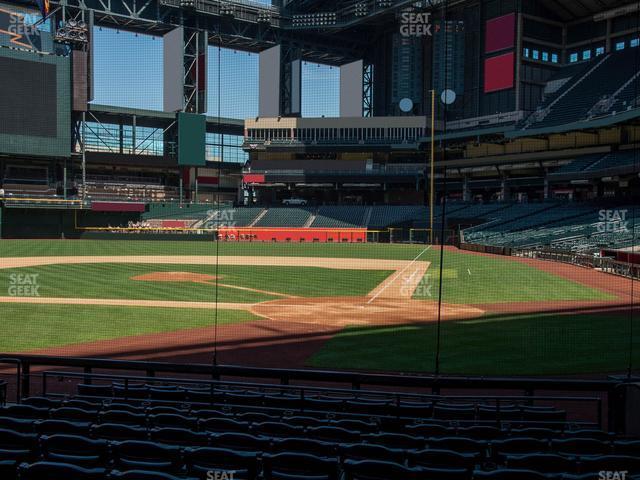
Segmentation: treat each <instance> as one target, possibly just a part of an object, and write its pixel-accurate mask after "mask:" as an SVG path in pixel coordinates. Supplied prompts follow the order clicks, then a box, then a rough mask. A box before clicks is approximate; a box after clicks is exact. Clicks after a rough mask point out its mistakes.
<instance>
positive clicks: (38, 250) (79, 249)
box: [0, 240, 425, 260]
mask: <svg viewBox="0 0 640 480" xmlns="http://www.w3.org/2000/svg"><path fill="white" fill-rule="evenodd" d="M424 249H425V246H424V245H400V244H393V245H391V244H378V243H364V244H358V243H340V244H330V243H239V242H238V243H234V242H219V243H218V244H216V242H214V241H202V242H192V241H147V240H2V242H0V257H43V256H47V257H49V256H52V257H56V256H78V255H83V256H86V255H211V256H215V255H216V254H219V255H241V256H256V255H265V256H273V257H330V258H384V259H389V260H413V259H414V258H415V257H416V256H417V255H418V254H419V253H420V252H422V251H424Z"/></svg>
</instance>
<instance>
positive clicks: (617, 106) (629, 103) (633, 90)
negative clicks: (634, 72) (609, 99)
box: [610, 76, 640, 114]
mask: <svg viewBox="0 0 640 480" xmlns="http://www.w3.org/2000/svg"><path fill="white" fill-rule="evenodd" d="M639 88H640V76H638V77H636V78H635V79H633V81H632V82H631V83H629V85H627V86H626V87H625V88H624V90H622V91H621V92H620V93H619V94H618V96H617V97H616V102H615V103H614V104H613V106H612V107H611V109H610V112H611V113H612V114H616V113H623V112H626V111H628V110H633V109H634V108H637V107H638V96H639V95H640V90H638V89H639Z"/></svg>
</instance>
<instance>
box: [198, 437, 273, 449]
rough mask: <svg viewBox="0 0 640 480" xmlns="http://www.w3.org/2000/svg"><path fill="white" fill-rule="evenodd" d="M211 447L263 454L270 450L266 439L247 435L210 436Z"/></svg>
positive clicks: (268, 441)
mask: <svg viewBox="0 0 640 480" xmlns="http://www.w3.org/2000/svg"><path fill="white" fill-rule="evenodd" d="M210 441H211V446H213V447H216V448H223V449H228V450H234V451H240V452H242V451H248V452H265V451H268V450H269V448H270V440H269V439H268V438H266V437H261V436H256V435H250V434H248V433H219V434H214V435H212V436H211V440H210Z"/></svg>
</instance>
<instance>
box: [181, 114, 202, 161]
mask: <svg viewBox="0 0 640 480" xmlns="http://www.w3.org/2000/svg"><path fill="white" fill-rule="evenodd" d="M206 122H207V119H206V117H205V116H204V115H198V114H195V113H184V112H179V113H178V165H180V166H184V167H204V166H205V165H206V152H205V137H206V126H207V125H206Z"/></svg>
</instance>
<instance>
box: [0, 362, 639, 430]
mask: <svg viewBox="0 0 640 480" xmlns="http://www.w3.org/2000/svg"><path fill="white" fill-rule="evenodd" d="M0 363H5V364H10V365H15V367H16V371H15V384H16V401H17V402H20V401H21V399H23V398H26V397H29V396H31V394H32V387H33V386H34V384H33V380H37V381H39V384H40V385H41V389H40V392H39V393H40V394H48V393H50V382H51V381H52V380H55V381H56V382H57V384H58V387H59V386H60V385H62V386H67V387H72V388H74V389H75V388H76V384H77V383H78V382H83V383H85V384H91V383H92V382H93V381H94V380H110V381H116V380H117V381H122V382H123V383H125V384H130V383H132V382H133V383H140V382H145V383H150V384H153V383H178V384H181V385H187V384H193V385H195V384H199V385H203V384H204V385H210V386H211V388H213V386H214V385H217V384H223V383H224V384H233V383H234V382H235V383H244V384H246V383H251V384H252V385H255V386H256V388H261V387H262V388H267V387H268V388H276V387H277V388H279V389H291V390H296V391H298V392H301V394H303V395H304V392H305V391H306V392H336V391H343V392H345V391H347V390H348V391H351V392H353V391H357V392H358V393H361V394H365V393H367V394H369V393H370V394H377V395H386V396H387V397H396V398H400V397H403V396H406V397H414V398H415V397H424V398H456V399H464V398H466V399H471V398H476V399H480V398H485V399H493V400H494V401H495V400H498V401H507V400H508V399H511V400H513V399H520V400H522V401H523V402H525V401H528V402H533V401H534V400H539V401H553V402H592V403H594V404H595V405H596V410H597V411H596V412H595V413H596V416H595V418H596V420H595V422H594V423H597V424H598V425H602V424H603V420H604V418H605V417H604V414H605V413H606V419H607V425H608V426H609V427H610V429H613V428H614V427H615V428H617V429H618V430H619V429H621V428H623V427H622V423H623V417H624V412H625V401H626V399H625V397H624V395H623V394H621V391H620V386H621V385H624V384H625V383H626V382H627V381H629V382H631V381H632V380H633V379H622V380H620V379H608V380H580V379H553V378H551V379H546V378H510V377H475V376H435V375H413V374H403V375H390V374H380V373H365V372H356V371H331V370H311V369H308V370H307V369H278V368H276V369H268V368H258V367H243V366H232V365H207V364H178V363H163V362H144V361H129V360H111V359H95V358H76V357H53V356H39V355H6V356H4V355H3V356H0ZM41 367H62V368H65V369H81V372H73V371H70V370H65V371H58V370H47V369H46V368H41ZM40 368H41V369H40ZM36 369H39V370H40V371H36ZM99 369H102V370H107V371H109V373H108V374H101V373H97V372H95V370H99ZM114 372H122V373H114ZM135 372H144V375H143V376H140V375H135ZM160 374H170V375H176V374H177V375H188V376H189V377H187V378H183V377H180V378H175V376H166V377H163V376H162V375H160ZM198 375H200V376H204V377H206V379H196V378H194V376H198ZM72 378H73V379H76V380H77V382H71V381H66V380H65V379H72ZM225 379H226V380H225ZM309 382H311V384H309ZM315 382H320V385H321V386H318V385H317V384H315V385H314V383H315ZM365 386H366V387H367V389H364V388H363V387H365ZM375 387H380V388H379V389H375ZM390 388H396V389H402V390H404V391H390V390H389V389H390ZM443 390H446V391H447V393H446V396H445V395H443V394H442V393H441V392H442V391H443ZM455 391H460V393H459V394H458V395H456V394H455V393H454V392H455ZM474 391H475V392H474ZM491 391H496V393H494V394H491V393H489V392H491ZM0 392H1V391H0ZM469 392H474V393H469ZM505 392H511V393H505ZM514 392H521V394H520V395H518V394H517V393H514ZM567 392H570V393H571V394H570V395H566V393H567ZM62 394H63V395H69V392H64V393H62ZM72 394H75V392H72ZM556 394H557V395H556ZM563 394H564V395H563ZM605 408H606V412H605V411H604V409H605Z"/></svg>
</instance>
